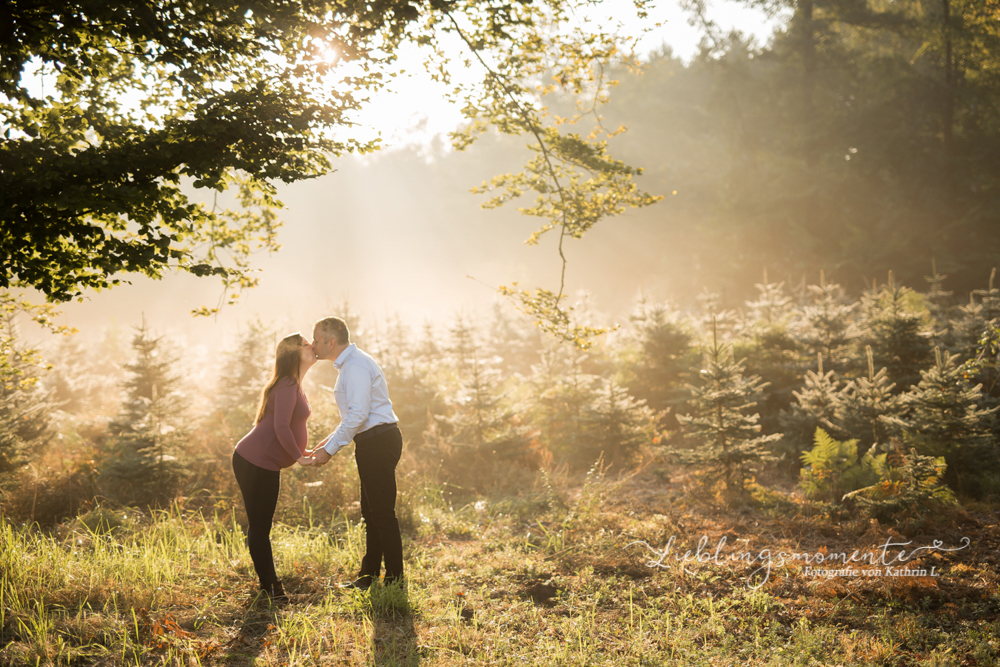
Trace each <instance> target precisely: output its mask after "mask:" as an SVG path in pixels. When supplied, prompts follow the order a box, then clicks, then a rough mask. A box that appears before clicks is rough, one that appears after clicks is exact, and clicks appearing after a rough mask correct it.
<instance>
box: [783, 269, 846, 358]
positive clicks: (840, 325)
mask: <svg viewBox="0 0 1000 667" xmlns="http://www.w3.org/2000/svg"><path fill="white" fill-rule="evenodd" d="M807 290H808V293H809V296H810V301H811V303H810V304H809V305H808V306H806V307H805V308H803V309H802V310H801V312H800V317H799V321H798V326H797V333H796V339H797V340H799V341H800V342H801V344H802V345H803V346H804V347H805V348H806V350H807V351H808V352H809V353H810V354H811V355H813V356H815V355H817V354H821V355H823V358H824V359H826V360H827V362H828V365H829V366H830V370H836V371H840V372H842V371H844V370H846V369H847V364H848V362H849V356H850V355H849V350H850V344H851V342H852V341H853V340H854V338H855V335H856V334H855V332H854V331H853V329H852V326H851V323H852V319H853V317H854V313H855V311H856V309H857V304H856V303H850V302H849V301H848V299H847V297H846V296H845V294H844V288H842V287H841V286H840V285H838V284H836V283H828V282H826V276H825V274H824V273H823V272H822V271H820V274H819V285H809V286H808V287H807Z"/></svg>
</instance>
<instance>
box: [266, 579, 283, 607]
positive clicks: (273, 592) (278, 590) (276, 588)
mask: <svg viewBox="0 0 1000 667" xmlns="http://www.w3.org/2000/svg"><path fill="white" fill-rule="evenodd" d="M261 590H262V591H263V592H264V595H266V596H267V599H268V600H270V602H271V603H272V604H285V603H287V602H288V596H287V595H286V594H285V589H284V587H283V586H282V585H281V582H280V581H276V582H274V583H273V584H268V585H266V586H261Z"/></svg>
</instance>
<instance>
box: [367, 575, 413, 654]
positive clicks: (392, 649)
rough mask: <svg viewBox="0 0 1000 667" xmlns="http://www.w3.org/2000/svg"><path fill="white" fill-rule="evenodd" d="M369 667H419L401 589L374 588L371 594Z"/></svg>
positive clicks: (410, 612)
mask: <svg viewBox="0 0 1000 667" xmlns="http://www.w3.org/2000/svg"><path fill="white" fill-rule="evenodd" d="M370 604H371V607H370V613H371V619H372V626H373V630H374V631H373V633H372V664H373V665H377V666H379V667H397V666H399V667H404V666H405V667H415V666H416V665H419V664H420V648H419V644H418V642H417V631H416V629H414V627H413V609H412V608H411V607H410V601H409V597H408V596H407V592H406V589H405V588H401V587H399V586H389V587H387V588H383V587H381V586H379V587H377V588H376V589H375V590H373V591H372V593H371V599H370Z"/></svg>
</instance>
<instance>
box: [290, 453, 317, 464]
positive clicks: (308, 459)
mask: <svg viewBox="0 0 1000 667" xmlns="http://www.w3.org/2000/svg"><path fill="white" fill-rule="evenodd" d="M310 454H312V452H309V453H307V454H306V455H305V456H300V457H299V458H297V459H296V460H295V462H296V463H298V464H299V465H304V466H311V465H315V464H316V459H314V458H313V457H312V456H310Z"/></svg>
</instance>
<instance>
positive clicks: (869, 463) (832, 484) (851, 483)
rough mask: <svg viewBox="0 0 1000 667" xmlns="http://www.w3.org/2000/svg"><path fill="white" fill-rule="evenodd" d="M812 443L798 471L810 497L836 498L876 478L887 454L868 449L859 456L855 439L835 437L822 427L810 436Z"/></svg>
mask: <svg viewBox="0 0 1000 667" xmlns="http://www.w3.org/2000/svg"><path fill="white" fill-rule="evenodd" d="M813 441H814V442H815V445H814V446H813V448H812V449H810V450H809V451H808V452H804V453H803V454H802V463H803V465H804V467H803V468H802V470H801V471H800V472H799V474H800V477H801V482H800V486H801V487H802V490H803V491H805V494H806V496H807V497H809V498H814V499H818V500H827V501H830V502H835V501H839V500H840V499H841V498H842V497H843V496H844V494H846V493H848V492H850V491H854V490H856V489H860V488H863V487H865V486H868V485H870V484H873V483H875V482H876V481H877V480H878V477H879V473H878V471H879V470H880V469H881V468H882V467H883V466H884V465H885V459H886V454H880V455H878V456H873V455H872V453H871V452H870V451H868V452H865V454H864V455H863V456H860V457H859V456H858V441H857V440H845V441H838V440H834V439H833V438H832V437H831V436H830V434H829V433H827V432H826V431H824V430H823V429H821V428H817V429H816V433H815V435H814V436H813Z"/></svg>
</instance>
